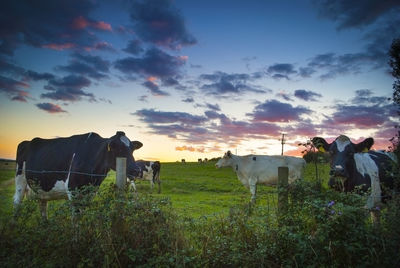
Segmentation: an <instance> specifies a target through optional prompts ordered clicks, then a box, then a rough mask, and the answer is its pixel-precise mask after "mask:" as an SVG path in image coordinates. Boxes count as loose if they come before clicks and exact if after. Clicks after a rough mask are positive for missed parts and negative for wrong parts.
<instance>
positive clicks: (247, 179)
mask: <svg viewBox="0 0 400 268" xmlns="http://www.w3.org/2000/svg"><path fill="white" fill-rule="evenodd" d="M305 165H306V161H304V159H303V158H298V157H293V156H281V155H246V156H237V155H234V154H232V153H231V152H230V151H228V152H226V153H225V155H224V156H223V157H222V158H221V159H220V160H218V162H217V163H216V164H215V166H216V167H217V168H221V167H228V166H230V167H232V169H233V171H234V172H235V173H236V174H237V176H238V179H239V180H240V181H241V182H242V184H243V185H244V186H245V187H247V188H250V193H251V201H253V202H254V201H255V200H256V191H257V183H261V184H266V185H276V184H277V182H278V167H283V166H286V167H288V168H289V183H291V182H293V181H294V180H296V179H301V178H302V177H303V169H304V167H305Z"/></svg>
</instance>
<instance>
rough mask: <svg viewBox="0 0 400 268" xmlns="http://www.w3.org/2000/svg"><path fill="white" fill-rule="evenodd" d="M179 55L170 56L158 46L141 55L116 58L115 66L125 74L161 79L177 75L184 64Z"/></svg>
mask: <svg viewBox="0 0 400 268" xmlns="http://www.w3.org/2000/svg"><path fill="white" fill-rule="evenodd" d="M185 62H186V61H185V60H182V59H181V58H180V57H174V56H171V55H169V54H167V53H165V52H163V51H162V50H160V49H158V48H152V49H149V50H147V51H146V53H145V54H144V55H143V57H139V58H134V57H127V58H124V59H120V60H117V61H116V62H115V64H114V66H115V68H116V69H118V70H119V71H121V72H123V73H124V74H126V75H132V74H136V75H141V76H144V77H149V76H156V77H159V78H161V79H166V78H168V77H174V76H177V75H178V74H179V72H180V70H179V69H180V67H181V66H183V65H184V64H185Z"/></svg>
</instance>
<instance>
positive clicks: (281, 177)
mask: <svg viewBox="0 0 400 268" xmlns="http://www.w3.org/2000/svg"><path fill="white" fill-rule="evenodd" d="M288 178H289V168H288V167H278V213H279V215H283V214H284V213H285V212H286V211H287V207H288V185H289V181H288Z"/></svg>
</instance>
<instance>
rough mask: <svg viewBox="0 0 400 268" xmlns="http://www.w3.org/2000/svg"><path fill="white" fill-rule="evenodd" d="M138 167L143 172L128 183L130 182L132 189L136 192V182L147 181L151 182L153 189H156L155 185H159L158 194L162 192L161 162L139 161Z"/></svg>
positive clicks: (129, 179)
mask: <svg viewBox="0 0 400 268" xmlns="http://www.w3.org/2000/svg"><path fill="white" fill-rule="evenodd" d="M136 165H138V167H139V168H140V170H141V171H142V172H141V173H140V174H139V175H138V176H137V177H134V178H128V182H130V185H131V187H132V188H133V189H134V190H135V191H136V185H135V180H136V179H140V180H147V181H150V184H151V189H153V188H154V183H157V184H158V193H160V192H161V181H160V170H161V164H160V162H159V161H145V160H137V161H136Z"/></svg>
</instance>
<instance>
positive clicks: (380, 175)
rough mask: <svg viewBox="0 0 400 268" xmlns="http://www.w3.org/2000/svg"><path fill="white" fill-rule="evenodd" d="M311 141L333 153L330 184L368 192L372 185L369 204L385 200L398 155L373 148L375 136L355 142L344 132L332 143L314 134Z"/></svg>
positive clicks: (319, 148)
mask: <svg viewBox="0 0 400 268" xmlns="http://www.w3.org/2000/svg"><path fill="white" fill-rule="evenodd" d="M312 142H313V144H314V146H315V147H317V148H318V150H319V151H321V152H329V153H330V154H331V158H332V159H331V171H330V176H331V177H330V179H329V183H328V184H329V186H330V187H332V188H334V189H336V190H340V191H344V192H351V191H354V190H357V189H358V190H359V191H361V192H365V191H367V190H368V189H371V194H370V195H369V197H368V199H367V208H369V209H371V208H373V207H375V206H376V205H377V204H379V203H380V202H381V201H384V200H381V199H385V198H386V197H387V196H388V195H389V192H386V191H385V190H386V189H393V188H394V182H393V179H394V178H393V171H395V170H394V169H395V168H396V165H397V159H396V156H395V155H394V154H393V153H388V152H384V151H370V149H371V146H372V145H373V144H374V140H373V139H372V138H367V139H365V140H364V141H362V142H360V143H358V144H355V143H352V142H351V141H350V139H349V138H348V137H347V136H344V135H341V136H339V137H337V138H336V140H335V141H333V142H332V143H328V142H327V141H326V140H325V139H323V138H320V137H315V138H313V139H312ZM381 186H384V187H381ZM382 197H383V198H382Z"/></svg>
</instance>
